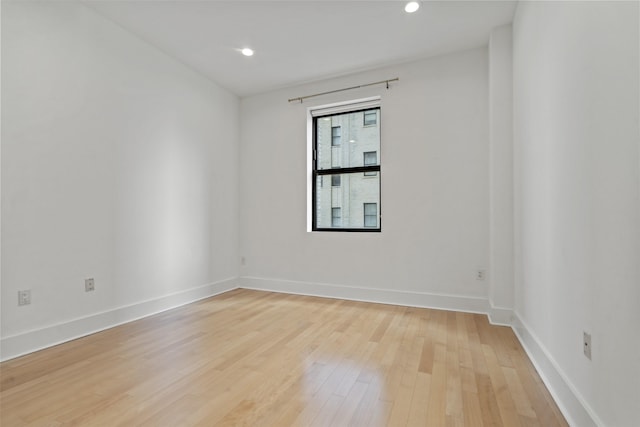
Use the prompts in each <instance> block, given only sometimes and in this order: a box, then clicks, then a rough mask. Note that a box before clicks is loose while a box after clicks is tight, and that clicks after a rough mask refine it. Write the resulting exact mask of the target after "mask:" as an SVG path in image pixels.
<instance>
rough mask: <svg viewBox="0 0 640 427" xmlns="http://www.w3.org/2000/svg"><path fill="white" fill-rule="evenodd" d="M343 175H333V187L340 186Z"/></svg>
mask: <svg viewBox="0 0 640 427" xmlns="http://www.w3.org/2000/svg"><path fill="white" fill-rule="evenodd" d="M341 177H342V176H341V175H331V186H332V187H340V178H341Z"/></svg>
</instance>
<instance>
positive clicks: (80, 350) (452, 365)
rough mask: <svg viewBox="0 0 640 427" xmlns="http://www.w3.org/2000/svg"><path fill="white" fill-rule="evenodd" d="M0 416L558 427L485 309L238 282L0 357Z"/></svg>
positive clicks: (554, 412)
mask: <svg viewBox="0 0 640 427" xmlns="http://www.w3.org/2000/svg"><path fill="white" fill-rule="evenodd" d="M0 425H3V426H5V425H7V426H12V427H13V426H16V427H21V426H30V427H32V426H41V425H42V426H58V425H65V426H68V425H82V426H105V425H109V426H131V425H153V426H161V427H162V426H176V425H181V426H211V425H217V426H243V425H244V426H252V427H261V426H265V427H266V426H277V427H282V426H310V425H317V426H367V427H375V426H393V427H395V426H405V425H409V426H427V427H440V426H469V427H482V426H508V427H511V426H517V425H523V426H545V427H547V426H566V425H567V424H566V421H565V420H564V418H563V417H562V414H561V413H560V411H559V409H558V407H557V406H556V405H555V403H554V402H553V399H552V398H551V395H550V394H549V392H548V391H547V390H546V388H545V387H544V384H543V383H542V381H541V379H540V377H539V376H538V374H537V372H536V371H535V368H534V367H533V365H532V364H531V362H530V361H529V360H528V359H527V357H526V354H525V352H524V350H523V349H522V347H521V346H520V344H519V342H518V340H517V338H516V337H515V335H514V334H513V332H512V331H511V329H509V328H504V327H496V326H492V325H490V324H489V322H488V321H487V318H486V316H483V315H478V314H469V313H455V312H448V311H443V310H430V309H421V308H414V307H402V306H393V305H383V304H370V303H363V302H356V301H346V300H337V299H324V298H316V297H309V296H301V295H286V294H278V293H273V292H259V291H250V290H245V289H238V290H234V291H231V292H227V293H225V294H222V295H218V296H216V297H213V298H208V299H205V300H202V301H199V302H196V303H194V304H190V305H187V306H184V307H181V308H178V309H175V310H170V311H167V312H163V313H160V314H158V315H155V316H151V317H148V318H145V319H142V320H139V321H136V322H131V323H128V324H124V325H121V326H118V327H115V328H112V329H109V330H107V331H104V332H101V333H97V334H93V335H90V336H87V337H84V338H81V339H78V340H74V341H71V342H69V343H66V344H62V345H59V346H56V347H52V348H49V349H46V350H43V351H40V352H37V353H33V354H30V355H27V356H23V357H21V358H17V359H14V360H10V361H7V362H3V363H2V364H0Z"/></svg>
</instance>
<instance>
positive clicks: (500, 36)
mask: <svg viewBox="0 0 640 427" xmlns="http://www.w3.org/2000/svg"><path fill="white" fill-rule="evenodd" d="M511 32H512V29H511V25H505V26H502V27H498V28H496V29H494V30H493V31H492V32H491V37H490V39H489V141H490V150H489V153H490V161H489V188H490V197H489V200H490V219H491V226H490V230H491V232H490V246H491V254H490V269H489V270H490V272H491V274H490V277H489V300H490V302H491V305H492V307H494V310H495V308H501V309H502V311H503V312H504V316H505V317H506V318H503V319H502V322H503V323H506V324H509V323H510V320H511V319H510V315H511V311H512V310H513V287H514V285H513V280H514V276H513V275H514V271H513V239H514V235H513V117H512V116H513V78H512V69H513V58H512V56H513V55H512V35H511Z"/></svg>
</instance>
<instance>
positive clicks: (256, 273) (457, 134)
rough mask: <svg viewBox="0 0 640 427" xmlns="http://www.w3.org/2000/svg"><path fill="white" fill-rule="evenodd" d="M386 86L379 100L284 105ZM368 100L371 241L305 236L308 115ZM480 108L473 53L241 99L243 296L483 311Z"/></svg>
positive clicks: (479, 59) (483, 136)
mask: <svg viewBox="0 0 640 427" xmlns="http://www.w3.org/2000/svg"><path fill="white" fill-rule="evenodd" d="M395 77H398V78H399V79H400V80H399V82H397V83H392V84H391V88H390V89H389V90H387V89H386V88H385V86H384V85H382V86H372V87H369V88H364V89H358V90H352V91H347V92H341V93H338V94H333V95H328V96H322V97H318V98H313V99H310V100H308V101H305V102H304V103H302V104H301V103H289V102H287V100H288V99H290V98H294V97H296V96H303V95H308V94H313V93H318V92H323V91H327V90H334V89H338V88H342V87H350V86H354V85H359V84H363V83H368V82H375V81H379V80H384V79H389V78H395ZM376 95H380V96H381V97H382V98H381V108H382V113H381V114H382V116H381V129H382V130H381V138H382V142H381V168H382V172H381V179H382V184H381V187H382V188H381V197H382V201H381V213H382V220H381V225H382V232H380V233H344V232H307V231H306V225H307V224H306V220H307V164H306V159H307V108H309V107H313V106H318V105H326V104H330V103H334V102H340V101H347V100H353V99H361V98H365V97H369V96H376ZM487 99H488V93H487V50H486V49H484V48H482V49H475V50H470V51H465V52H461V53H456V54H452V55H448V56H442V57H437V58H432V59H429V60H424V61H419V62H414V63H409V64H405V65H401V66H396V67H390V68H385V69H380V70H376V71H371V72H364V73H359V74H355V75H351V76H348V77H344V78H338V79H333V80H328V81H323V82H319V83H314V84H308V85H304V86H300V87H295V88H290V89H286V90H280V91H276V92H270V93H266V94H261V95H257V96H252V97H247V98H243V99H242V101H241V158H242V164H241V255H242V256H243V257H244V259H245V265H243V266H242V267H241V275H242V276H243V277H244V281H243V286H249V287H258V288H267V289H268V288H273V289H280V290H286V291H287V292H301V293H316V294H320V295H334V296H336V295H339V296H345V294H343V293H342V292H347V293H348V294H349V295H348V297H351V298H355V299H382V300H385V301H387V302H390V299H389V298H388V297H393V298H395V297H398V298H399V299H395V300H394V299H393V298H392V301H393V302H400V300H401V301H402V302H409V303H411V302H413V303H414V304H422V303H424V301H427V302H426V304H429V302H428V301H429V298H426V299H425V298H424V297H425V294H429V295H431V296H433V295H439V296H443V295H447V296H453V297H454V298H453V299H454V300H455V297H460V298H461V299H463V298H467V297H468V298H471V299H474V298H475V299H478V300H481V301H483V302H486V298H487V282H486V281H477V280H476V277H475V276H476V269H477V268H478V267H481V268H484V269H487V268H488V262H489V259H488V254H489V200H488V197H489V167H488V164H489V141H488V102H487ZM329 285H336V286H329ZM345 289H348V291H345ZM380 291H383V292H380ZM384 291H389V292H387V293H385V292H384ZM403 297H405V298H404V299H402V298H403ZM421 301H422V302H421ZM432 301H433V300H432ZM474 301H475V302H477V301H476V300H473V301H467V302H470V303H471V305H473V303H474ZM439 302H442V300H439ZM439 302H436V303H439ZM448 306H449V307H451V308H458V309H465V308H469V307H468V306H465V305H464V303H463V304H461V305H456V303H455V302H454V303H452V305H448ZM485 308H486V306H484V305H483V306H482V307H481V309H482V310H484V309H485ZM475 309H477V307H476V308H475Z"/></svg>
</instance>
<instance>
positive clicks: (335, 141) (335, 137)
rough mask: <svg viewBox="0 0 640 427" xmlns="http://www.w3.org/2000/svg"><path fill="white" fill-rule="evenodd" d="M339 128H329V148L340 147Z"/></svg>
mask: <svg viewBox="0 0 640 427" xmlns="http://www.w3.org/2000/svg"><path fill="white" fill-rule="evenodd" d="M341 133H342V132H341V129H340V126H332V127H331V146H332V147H337V146H338V145H340V136H341V135H340V134H341Z"/></svg>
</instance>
